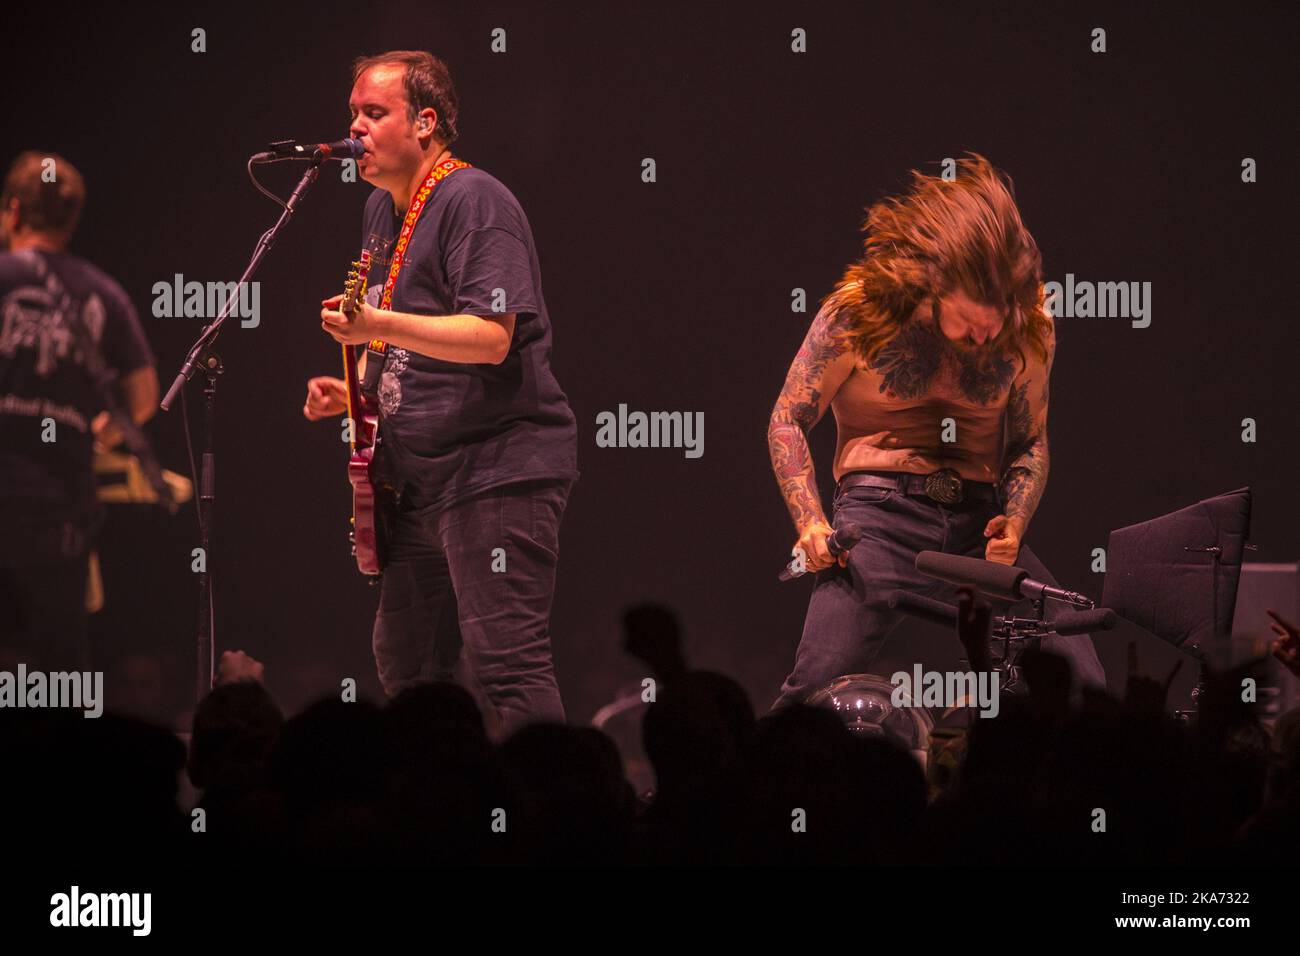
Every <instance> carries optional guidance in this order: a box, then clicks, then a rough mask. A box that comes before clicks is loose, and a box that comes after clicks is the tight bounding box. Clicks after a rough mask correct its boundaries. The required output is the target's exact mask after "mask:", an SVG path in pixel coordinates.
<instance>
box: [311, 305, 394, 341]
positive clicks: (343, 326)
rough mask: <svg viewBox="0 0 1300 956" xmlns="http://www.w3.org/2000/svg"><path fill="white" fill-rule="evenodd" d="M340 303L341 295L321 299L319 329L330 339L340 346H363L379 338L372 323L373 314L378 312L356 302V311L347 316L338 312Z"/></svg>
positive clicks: (377, 331)
mask: <svg viewBox="0 0 1300 956" xmlns="http://www.w3.org/2000/svg"><path fill="white" fill-rule="evenodd" d="M342 301H343V296H342V295H332V296H330V297H329V298H328V299H321V303H320V304H321V310H320V319H321V322H320V327H321V328H322V329H324V330H325V331H326V332H328V333H329V335H330V338H332V339H333V340H334V341H335V342H338V343H339V344H340V345H364V344H365V343H367V342H369V341H370V340H371V339H377V338H379V337H380V336H379V329H378V328H376V327H375V323H374V313H375V312H376V311H378V310H376V309H373V308H371V307H370V306H369V305H367V304H366V303H365V302H358V303H357V308H356V311H355V312H353V313H352V314H351V315H350V316H349V315H346V314H344V313H342V312H340V311H338V307H339V303H341V302H342Z"/></svg>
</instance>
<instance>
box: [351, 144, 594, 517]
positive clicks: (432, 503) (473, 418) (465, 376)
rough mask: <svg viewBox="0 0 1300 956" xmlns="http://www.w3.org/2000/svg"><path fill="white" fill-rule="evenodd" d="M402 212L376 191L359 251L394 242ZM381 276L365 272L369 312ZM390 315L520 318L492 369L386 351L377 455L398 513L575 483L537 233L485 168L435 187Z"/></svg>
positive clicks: (381, 267) (572, 426)
mask: <svg viewBox="0 0 1300 956" xmlns="http://www.w3.org/2000/svg"><path fill="white" fill-rule="evenodd" d="M405 214H406V210H405V209H403V210H402V211H401V214H400V215H399V214H398V213H396V212H395V211H394V209H393V200H392V196H391V195H390V194H389V193H388V192H387V191H386V190H382V189H377V190H375V191H374V193H372V194H371V196H370V198H369V200H368V201H367V202H366V211H365V216H364V219H363V226H362V244H363V246H364V245H366V244H367V243H368V242H369V239H370V237H371V236H372V235H374V236H377V237H379V238H380V239H381V240H383V241H385V242H387V243H389V244H390V245H389V247H388V250H387V252H388V255H391V253H392V245H391V244H392V242H393V240H395V238H396V236H397V234H398V231H399V229H400V228H401V221H402V218H404V217H405ZM386 278H387V264H386V261H380V262H377V263H376V264H375V267H374V268H373V269H372V270H371V273H370V282H371V286H370V290H369V295H368V296H367V299H368V301H370V302H371V304H377V303H378V300H379V295H380V292H381V290H382V287H383V283H384V281H385V279H386ZM391 308H392V309H393V310H394V311H397V312H408V313H414V314H418V315H433V316H441V315H460V314H467V315H479V316H484V317H489V316H492V315H504V314H508V313H511V312H514V313H516V319H515V331H514V336H513V338H512V340H511V342H510V351H509V353H508V354H507V356H506V358H505V360H504V361H503V362H501V364H499V365H491V364H476V365H471V364H465V363H460V362H445V361H442V360H441V359H435V358H430V357H428V356H426V355H421V354H419V353H417V352H412V351H409V350H407V349H401V348H397V347H395V346H392V345H390V346H389V348H388V351H387V353H386V356H385V360H384V372H383V375H382V376H381V378H380V382H379V388H378V399H379V406H380V428H379V434H380V439H381V445H380V449H381V452H382V454H383V458H382V462H383V463H384V468H385V472H386V474H387V475H388V476H389V478H390V479H391V480H392V482H393V485H394V487H395V488H396V489H398V490H399V491H400V493H401V495H402V499H403V501H402V508H403V509H415V508H435V509H441V508H443V507H446V506H447V505H450V504H452V503H453V502H455V501H459V500H462V499H464V498H466V497H468V496H470V495H472V494H477V493H478V492H481V491H484V490H486V489H488V488H493V487H496V486H499V485H504V484H507V483H510V482H517V481H530V480H535V479H543V478H557V479H576V478H577V477H578V467H577V425H576V422H575V420H574V417H573V412H572V410H571V409H570V408H569V402H568V399H567V398H565V395H564V392H563V391H561V390H560V386H559V383H558V382H556V380H555V376H554V375H553V374H552V373H551V365H550V358H551V322H550V317H549V316H548V315H547V312H546V303H545V301H543V299H542V274H541V267H540V265H539V264H538V261H537V250H536V248H535V247H534V246H533V234H532V230H531V228H530V227H529V225H528V219H527V217H526V216H525V215H524V211H523V209H522V208H521V207H520V205H519V202H518V200H516V199H515V197H514V195H513V194H511V192H510V190H508V189H507V188H506V187H505V186H504V185H502V184H501V183H500V182H499V181H497V180H496V179H494V178H493V177H492V176H490V175H488V174H487V173H485V172H483V170H481V169H476V168H468V169H460V170H457V171H456V172H454V173H452V174H451V175H449V176H447V177H446V178H445V179H443V180H442V181H441V182H440V183H439V184H438V185H437V186H435V187H434V189H433V193H432V194H431V196H430V197H429V200H428V202H427V204H426V205H425V207H424V211H423V212H422V213H421V214H420V219H419V222H417V223H416V226H415V231H414V232H413V233H412V235H411V239H410V242H409V244H408V245H407V249H406V258H405V262H404V264H403V265H402V271H401V273H400V274H399V275H398V279H397V285H396V287H395V289H394V291H393V301H392V305H391Z"/></svg>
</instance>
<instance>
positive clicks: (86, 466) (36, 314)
mask: <svg viewBox="0 0 1300 956" xmlns="http://www.w3.org/2000/svg"><path fill="white" fill-rule="evenodd" d="M84 198H85V186H84V183H83V180H82V177H81V174H80V173H78V172H77V170H76V169H75V168H74V167H73V166H72V164H71V163H69V162H68V161H67V160H65V159H63V158H62V157H59V156H55V155H51V154H49V153H39V152H27V153H23V154H22V155H21V156H19V157H18V159H17V160H15V161H14V163H13V165H12V166H11V167H10V169H9V172H8V175H7V176H6V177H5V181H4V188H3V192H2V193H0V240H2V244H3V246H4V247H5V248H7V249H8V251H7V252H4V253H0V528H3V529H4V532H3V537H2V538H0V540H3V541H4V543H5V546H4V547H3V548H0V649H3V650H5V651H7V652H14V651H17V652H18V654H19V655H20V659H21V660H23V661H26V662H39V666H42V667H46V668H54V667H59V668H63V667H70V668H77V669H84V668H85V666H86V663H87V648H86V577H87V573H88V567H89V565H88V561H89V554H90V545H91V541H92V539H93V535H94V529H95V527H96V525H97V523H98V519H99V509H100V505H99V501H98V498H97V496H96V492H95V479H94V473H93V469H92V455H93V452H94V446H95V445H96V444H98V445H100V446H101V447H111V446H112V445H114V444H116V443H117V441H119V440H120V438H121V436H120V434H119V433H118V430H117V429H116V427H115V426H114V425H113V424H112V422H111V420H110V417H109V414H108V412H107V411H106V410H105V408H104V404H105V403H104V401H103V399H102V398H101V396H102V394H103V393H102V392H100V390H99V388H98V387H97V386H96V384H95V380H94V378H92V374H91V371H90V367H89V361H88V358H87V355H88V353H93V352H96V351H97V352H98V354H99V357H100V358H102V360H103V363H104V365H105V366H106V371H107V372H108V373H109V374H110V375H112V374H113V373H115V377H116V382H115V386H116V388H117V389H118V391H119V393H120V394H119V395H118V396H117V397H116V399H115V400H117V401H119V403H120V404H121V405H122V406H123V408H124V411H125V413H127V414H130V416H131V418H132V419H133V420H134V421H135V422H136V423H137V424H140V423H143V422H144V421H145V420H147V419H148V418H149V417H150V416H152V415H153V412H154V408H155V407H156V405H157V402H158V377H157V374H156V372H155V371H154V361H153V355H152V354H151V353H150V351H149V346H148V343H147V342H146V341H145V338H144V333H143V332H142V331H141V328H140V322H139V319H138V318H137V317H136V313H135V309H134V307H133V306H132V305H131V301H130V299H129V298H128V297H127V295H126V293H125V292H124V291H123V290H122V287H121V286H119V285H118V284H117V283H116V282H114V281H113V280H112V279H111V278H109V277H108V276H107V275H105V274H104V273H103V272H102V271H100V270H99V269H97V268H95V266H93V265H91V264H90V263H89V262H87V261H85V260H84V259H80V258H78V257H77V256H74V255H70V254H69V253H68V252H67V251H66V250H67V245H68V241H69V240H70V239H71V237H72V233H73V230H74V229H75V228H76V223H77V218H78V216H79V214H80V212H81V206H82V203H83V201H84Z"/></svg>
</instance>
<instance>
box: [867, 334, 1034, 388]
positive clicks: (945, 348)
mask: <svg viewBox="0 0 1300 956" xmlns="http://www.w3.org/2000/svg"><path fill="white" fill-rule="evenodd" d="M867 367H868V368H870V369H871V370H872V371H874V372H876V373H877V374H879V375H880V377H881V383H880V391H881V392H884V393H887V394H888V395H890V396H891V397H895V398H919V397H921V396H922V395H924V394H925V393H926V392H928V391H929V390H930V389H931V388H932V387H933V386H934V385H935V383H936V381H937V380H938V379H939V377H940V373H942V372H944V371H945V367H946V369H947V370H948V372H947V374H948V375H950V376H951V377H953V378H954V379H955V380H956V381H955V384H956V387H957V389H958V390H959V391H960V392H961V394H962V395H963V396H965V397H966V398H967V399H968V400H969V401H972V402H975V403H977V404H980V405H989V404H992V403H993V402H995V401H997V399H998V397H999V396H1000V395H1001V394H1002V392H1003V390H1005V389H1006V387H1007V386H1008V385H1009V384H1010V383H1011V380H1012V379H1013V378H1014V377H1015V373H1016V369H1015V363H1014V362H1012V361H1010V360H1009V359H1007V358H1005V357H1003V356H993V357H991V358H990V357H984V358H983V360H982V361H981V360H980V359H979V358H978V357H977V356H974V355H970V354H967V353H964V352H962V351H961V350H959V349H956V348H953V347H952V346H951V345H949V344H948V343H947V341H946V340H941V338H940V336H938V335H936V334H935V333H934V332H933V331H931V330H930V329H928V328H926V327H925V326H923V325H919V324H917V323H914V322H909V323H907V325H905V326H904V327H903V331H901V332H900V333H899V334H898V335H897V336H895V337H894V340H893V341H892V342H890V343H889V344H888V345H886V346H885V347H884V348H882V349H881V350H880V353H879V354H878V355H877V356H876V357H875V358H874V359H873V360H872V361H871V362H869V363H868V365H867Z"/></svg>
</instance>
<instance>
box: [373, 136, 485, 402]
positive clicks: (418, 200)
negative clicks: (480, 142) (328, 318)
mask: <svg viewBox="0 0 1300 956" xmlns="http://www.w3.org/2000/svg"><path fill="white" fill-rule="evenodd" d="M469 166H470V164H469V163H467V162H465V161H464V160H463V159H447V160H443V161H442V162H441V163H437V164H436V165H434V167H433V169H431V170H429V175H428V176H427V177H425V180H424V183H423V184H422V185H421V186H420V188H419V189H417V190H416V192H415V195H414V196H412V197H411V208H410V209H408V210H406V218H405V219H404V220H402V231H401V232H400V233H398V235H397V244H396V245H395V246H394V247H393V258H392V261H391V262H390V263H389V266H388V278H387V279H386V280H385V281H384V294H383V296H382V297H381V298H380V300H379V307H380V308H381V309H387V308H389V307H390V306H391V305H392V304H393V289H394V288H395V287H396V285H397V274H398V273H399V272H401V271H402V264H403V263H404V262H405V261H406V247H407V245H408V244H409V243H410V241H411V233H413V232H415V224H416V222H418V221H419V219H420V213H422V212H423V211H424V207H425V204H427V203H428V201H429V196H430V195H431V194H432V193H433V189H434V187H435V186H437V185H438V183H440V182H442V181H443V180H444V179H446V178H447V177H448V176H450V175H451V174H452V173H454V172H455V171H456V170H458V169H468V168H469ZM387 351H388V343H387V342H384V341H381V340H380V339H371V340H370V344H369V345H367V346H366V377H365V378H364V379H363V380H362V382H361V394H362V395H364V396H365V397H366V398H367V399H371V400H373V399H374V398H375V396H376V394H377V393H378V391H379V376H380V375H381V374H382V373H383V371H384V355H385V353H386V352H387Z"/></svg>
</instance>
